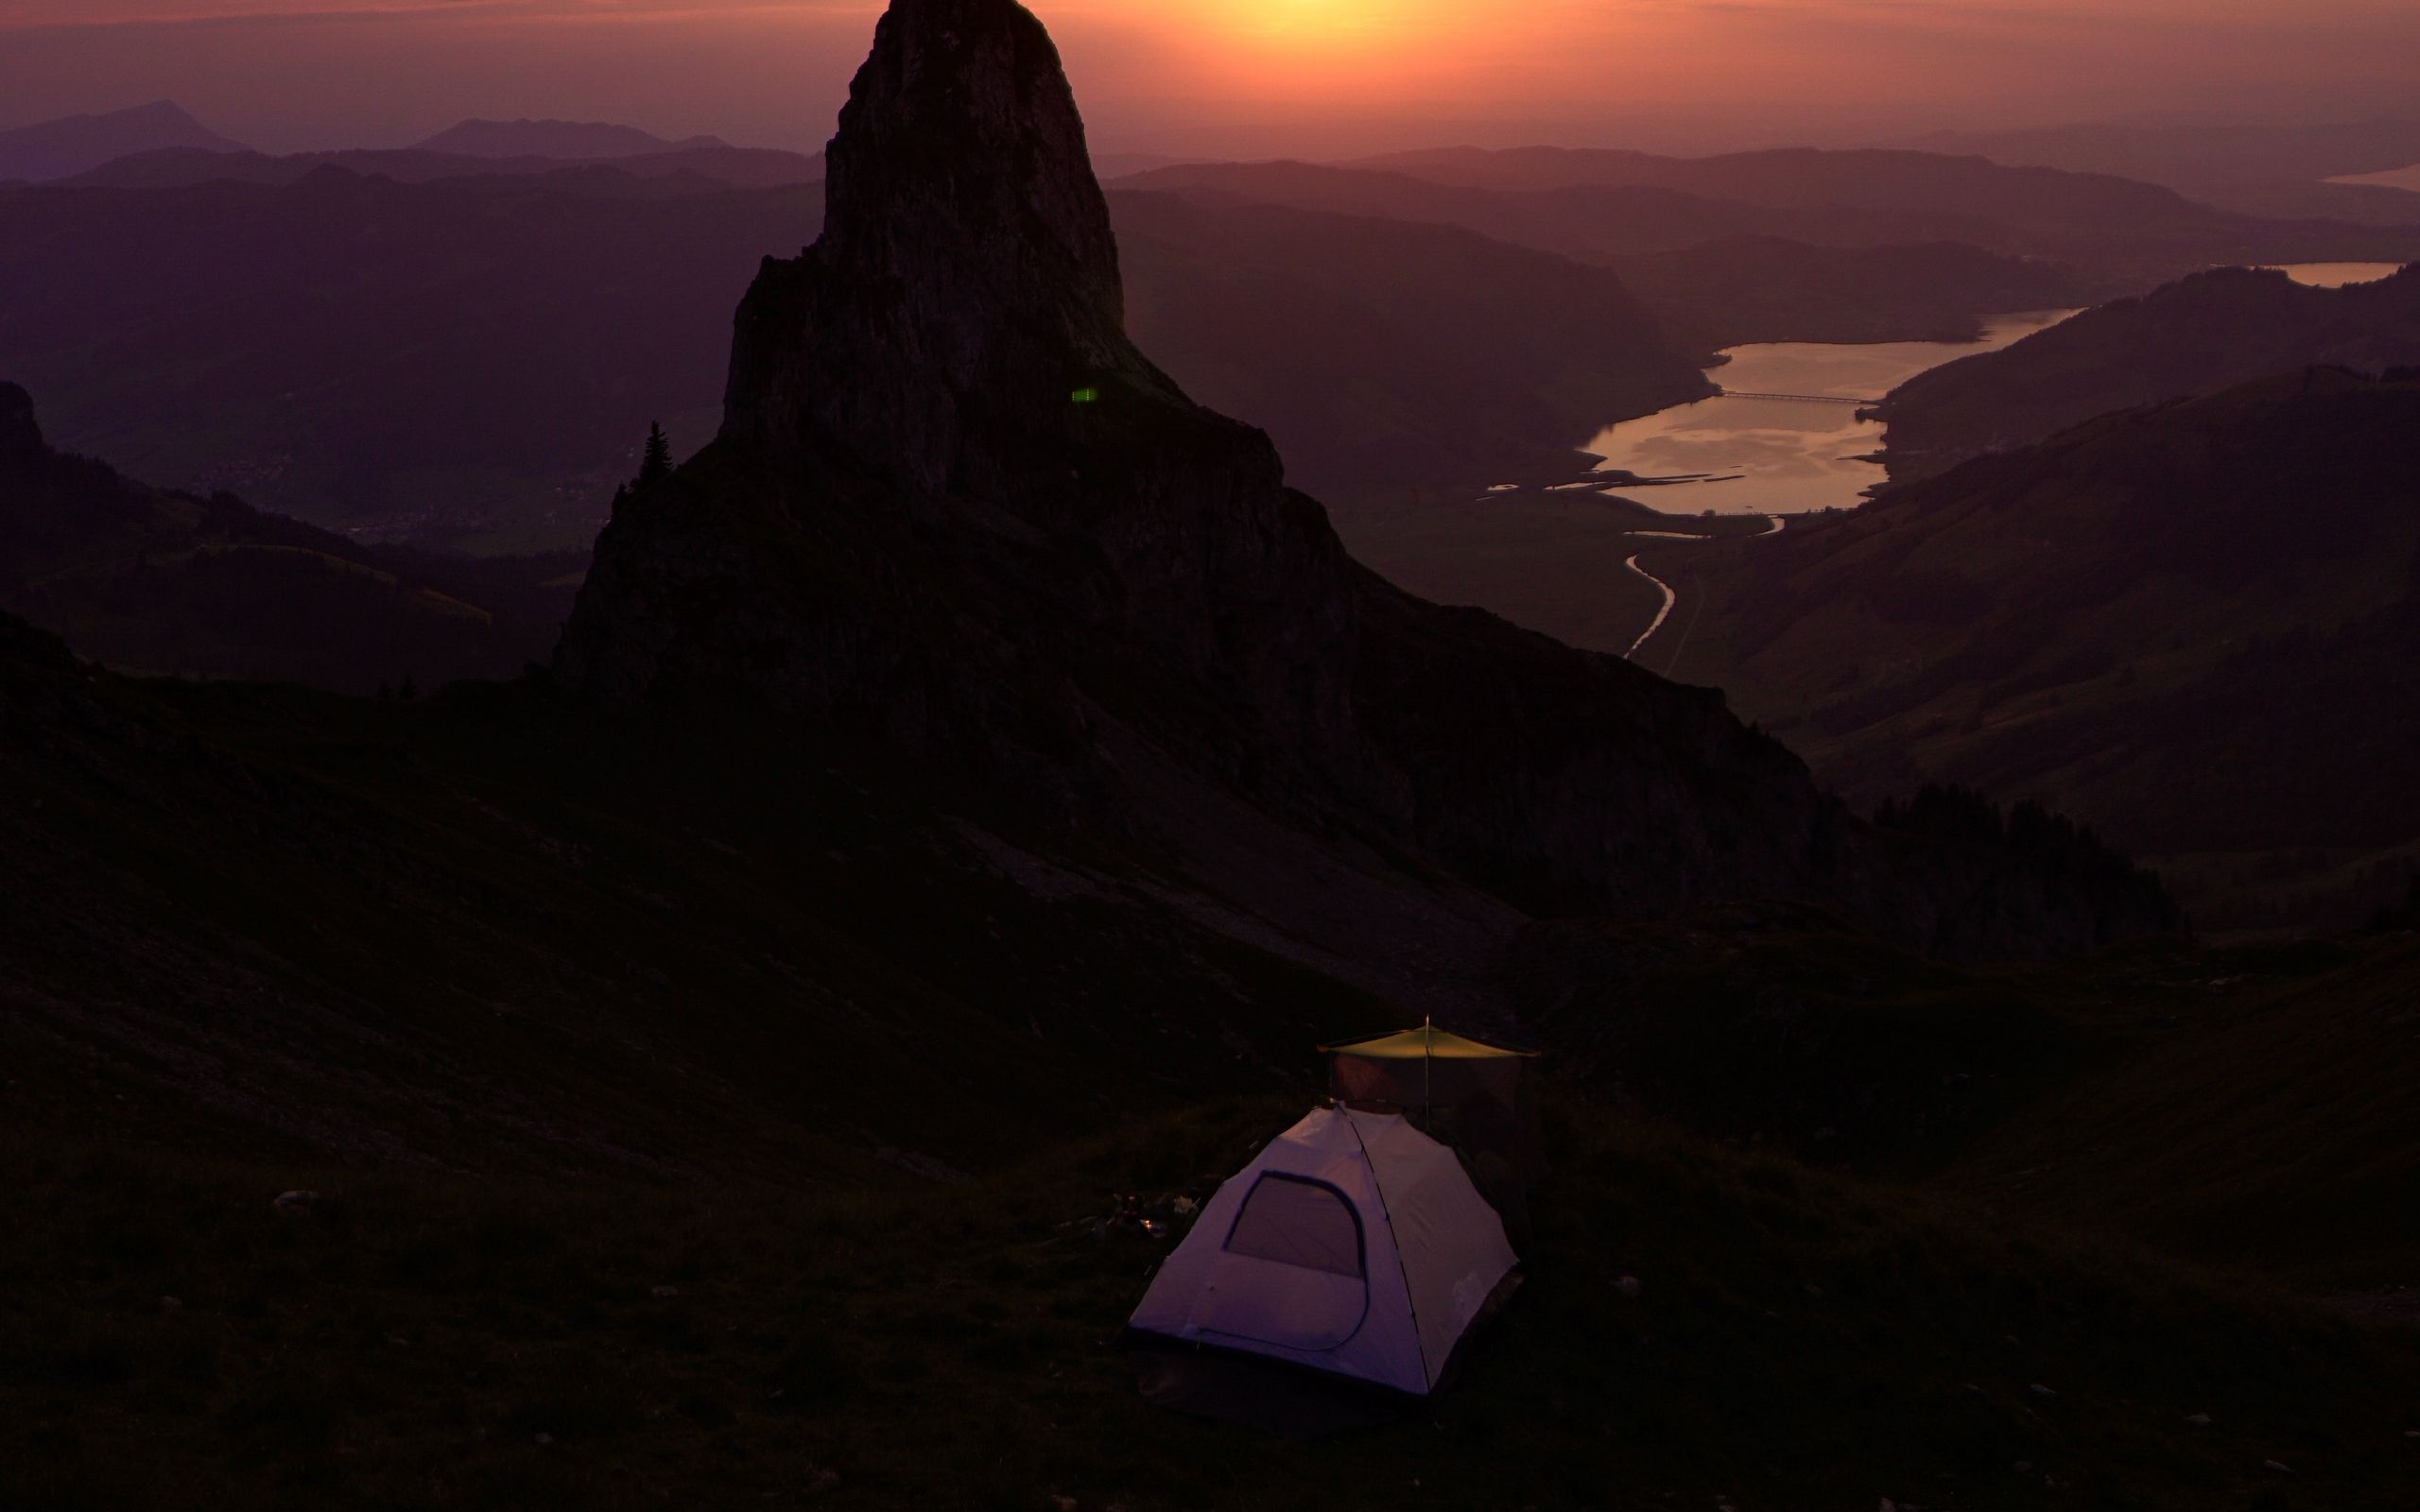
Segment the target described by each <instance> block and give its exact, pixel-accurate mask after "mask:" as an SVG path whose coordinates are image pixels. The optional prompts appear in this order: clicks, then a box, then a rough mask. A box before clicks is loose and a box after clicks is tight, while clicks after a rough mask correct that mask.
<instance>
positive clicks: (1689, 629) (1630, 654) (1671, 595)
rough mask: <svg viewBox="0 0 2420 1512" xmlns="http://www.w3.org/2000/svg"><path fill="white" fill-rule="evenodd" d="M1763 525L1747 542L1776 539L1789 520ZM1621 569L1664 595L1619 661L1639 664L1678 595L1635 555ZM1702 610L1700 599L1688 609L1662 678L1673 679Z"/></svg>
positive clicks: (1687, 537)
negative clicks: (1641, 652)
mask: <svg viewBox="0 0 2420 1512" xmlns="http://www.w3.org/2000/svg"><path fill="white" fill-rule="evenodd" d="M1765 521H1766V523H1767V524H1770V525H1772V529H1770V530H1767V531H1765V532H1763V533H1762V534H1760V535H1756V536H1752V537H1750V538H1749V539H1750V540H1752V541H1762V540H1763V539H1764V538H1765V537H1766V536H1778V535H1780V534H1781V533H1782V532H1783V531H1784V530H1786V529H1788V528H1789V518H1788V517H1787V516H1784V515H1778V514H1769V515H1767V516H1765ZM1631 534H1632V535H1634V536H1654V537H1656V538H1657V539H1659V540H1664V541H1714V540H1718V539H1720V538H1718V537H1714V536H1700V535H1692V534H1690V533H1689V532H1687V531H1685V530H1634V531H1632V532H1631ZM1622 565H1623V566H1624V567H1627V568H1629V569H1630V570H1631V571H1632V572H1634V573H1636V574H1637V575H1638V576H1641V577H1644V578H1646V579H1647V580H1648V581H1649V582H1651V583H1652V584H1654V585H1655V590H1656V592H1657V593H1662V594H1663V595H1664V607H1663V608H1661V609H1659V610H1656V611H1655V618H1654V619H1653V620H1651V621H1650V622H1649V624H1648V627H1647V628H1645V629H1643V630H1641V631H1639V632H1638V639H1637V640H1635V641H1633V642H1631V643H1630V649H1629V650H1627V651H1624V652H1623V653H1622V660H1624V661H1626V662H1635V661H1637V660H1638V652H1639V647H1641V646H1643V645H1645V644H1647V643H1648V642H1649V641H1651V640H1653V639H1654V638H1655V632H1656V631H1658V630H1660V629H1662V628H1663V627H1664V622H1665V621H1666V620H1668V619H1670V618H1671V617H1672V610H1673V609H1674V608H1675V607H1676V606H1678V605H1679V603H1680V601H1681V595H1680V593H1677V592H1676V591H1675V590H1674V589H1673V587H1672V585H1671V584H1669V583H1668V582H1666V581H1665V580H1664V579H1663V578H1661V577H1658V576H1655V575H1654V574H1653V573H1651V572H1649V571H1648V570H1647V569H1646V568H1644V567H1641V566H1640V565H1639V564H1638V557H1637V556H1636V555H1635V554H1634V555H1633V556H1631V557H1629V558H1626V559H1624V561H1623V562H1622ZM1704 608H1705V601H1704V600H1703V599H1700V600H1699V601H1698V602H1697V603H1696V604H1695V605H1693V606H1692V607H1691V608H1690V610H1689V623H1688V624H1687V625H1685V626H1684V627H1682V629H1681V639H1680V641H1679V642H1678V643H1677V644H1674V645H1673V647H1672V654H1671V655H1670V656H1668V657H1667V658H1665V659H1664V675H1665V676H1666V677H1670V676H1671V675H1672V669H1673V668H1674V667H1676V666H1678V665H1680V662H1681V653H1682V652H1683V651H1685V650H1686V649H1687V648H1688V644H1689V636H1690V635H1691V633H1693V632H1694V631H1695V630H1696V629H1697V627H1698V614H1699V613H1700V612H1701V611H1702V610H1704Z"/></svg>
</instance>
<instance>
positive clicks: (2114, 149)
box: [1911, 120, 2420, 193]
mask: <svg viewBox="0 0 2420 1512" xmlns="http://www.w3.org/2000/svg"><path fill="white" fill-rule="evenodd" d="M1911 146H1914V147H1916V148H1919V149H1921V150H1924V151H1933V152H1953V153H1973V154H1978V155H1980V156H1982V157H1987V158H1990V159H1992V160H1993V161H1994V162H1997V163H2014V164H2034V165H2040V166H2045V167H2053V168H2064V169H2067V170H2070V171H2074V172H2083V173H2103V174H2120V175H2123V176H2125V177H2127V178H2130V179H2141V180H2149V181H2151V182H2153V183H2164V184H2168V185H2169V186H2170V187H2173V188H2179V189H2183V190H2186V191H2187V192H2188V193H2189V192H2191V191H2193V190H2195V189H2197V188H2199V187H2200V186H2202V185H2205V184H2240V183H2292V182H2305V183H2308V182H2310V181H2312V180H2321V179H2331V178H2335V177H2337V176H2339V175H2346V174H2361V173H2378V172H2384V171H2387V170H2390V169H2394V168H2400V167H2404V166H2407V165H2409V164H2411V163H2420V120H2375V121H2362V122H2349V123H2345V124H2342V125H2322V126H2308V127H2294V126H2128V125H2119V124H2117V123H2079V124H2076V125H2071V126H2054V127H2042V128H2035V129H2018V130H2007V131H1939V132H1934V133H1932V134H1930V135H1928V136H1926V137H1923V138H1921V139H1919V140H1918V141H1916V142H1915V143H1913V144H1911Z"/></svg>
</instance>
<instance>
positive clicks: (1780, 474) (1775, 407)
mask: <svg viewBox="0 0 2420 1512" xmlns="http://www.w3.org/2000/svg"><path fill="white" fill-rule="evenodd" d="M2074 313H2075V312H2074V311H2072V310H2048V311H2037V312H2035V313H2032V314H2030V315H2003V316H1994V317H1991V318H1988V319H1987V320H1986V321H1985V323H1984V333H1983V339H1981V340H1980V341H1885V342H1876V343H1873V344H1871V345H1864V346H1840V345H1831V344H1825V343H1821V342H1812V341H1777V342H1762V343H1758V344H1756V345H1754V346H1745V347H1733V348H1731V349H1730V350H1728V351H1726V352H1723V355H1724V356H1725V357H1727V358H1729V359H1730V360H1729V361H1728V362H1725V363H1723V364H1722V365H1721V366H1720V367H1717V368H1712V369H1707V376H1709V377H1711V378H1712V379H1713V380H1714V381H1715V382H1717V383H1719V384H1720V385H1722V387H1724V388H1726V389H1736V390H1739V391H1741V392H1743V393H1749V394H1801V395H1806V396H1810V397H1808V398H1804V399H1751V398H1735V397H1729V396H1718V397H1716V398H1713V399H1701V400H1699V401H1697V402H1696V403H1695V404H1679V405H1675V406H1674V407H1672V408H1670V409H1666V410H1659V411H1658V412H1656V413H1655V414H1652V415H1645V416H1641V417H1640V418H1639V419H1637V420H1630V421H1622V422H1621V423H1620V424H1618V425H1614V426H1610V427H1608V428H1607V429H1605V430H1604V431H1602V432H1599V434H1598V437H1597V438H1596V439H1595V440H1593V441H1590V442H1589V443H1588V445H1587V447H1586V448H1585V450H1587V451H1591V452H1595V453H1597V454H1598V455H1601V456H1602V457H1604V459H1605V462H1604V466H1605V467H1606V468H1607V469H1608V470H1620V471H1623V472H1634V473H1636V474H1638V475H1639V476H1640V477H1671V476H1674V475H1677V474H1703V475H1704V481H1699V482H1689V483H1672V484H1667V485H1662V486H1658V487H1652V488H1641V487H1637V486H1635V485H1629V484H1625V485H1622V486H1619V487H1617V488H1616V490H1615V491H1616V492H1618V493H1620V494H1621V495H1622V496H1623V497H1625V498H1631V499H1636V500H1637V501H1638V502H1639V503H1641V504H1644V505H1648V506H1651V507H1654V508H1657V509H1663V510H1667V511H1668V512H1671V513H1674V514H1699V513H1703V512H1704V511H1706V510H1712V511H1714V512H1715V513H1717V514H1773V513H1781V512H1787V513H1791V514H1796V513H1800V512H1803V511H1806V510H1809V509H1824V508H1843V509H1846V508H1854V507H1857V506H1858V505H1859V504H1861V503H1863V502H1864V497H1865V490H1867V489H1869V488H1871V487H1873V486H1874V485H1875V484H1877V483H1879V482H1881V481H1882V469H1881V467H1880V465H1879V464H1877V463H1875V462H1871V461H1868V460H1866V457H1867V455H1870V454H1871V453H1873V452H1875V451H1876V450H1878V449H1879V448H1880V447H1881V445H1882V426H1881V424H1880V423H1879V422H1877V421H1865V420H1859V419H1858V406H1857V404H1854V403H1847V404H1843V403H1838V402H1837V401H1841V400H1848V401H1855V400H1865V401H1867V402H1869V403H1870V402H1872V401H1875V400H1878V399H1880V398H1881V397H1882V396H1883V395H1884V394H1887V393H1889V392H1890V391H1891V390H1892V389H1893V388H1895V387H1898V386H1899V385H1901V384H1903V383H1906V382H1907V381H1908V380H1909V379H1910V378H1913V377H1914V376H1915V375H1916V374H1918V373H1920V372H1923V371H1924V370H1926V369H1928V368H1938V367H1940V366H1941V365H1942V364H1943V363H1945V362H1954V361H1956V360H1957V359H1958V358H1960V357H1965V356H1971V355H1973V354H1974V353H1976V352H1990V351H1994V350H1996V349H1997V348H2000V347H2005V346H2007V345H2008V344H2010V343H2011V342H2013V341H2017V340H2020V339H2022V338H2024V337H2026V336H2029V335H2032V334H2033V333H2034V332H2036V331H2040V330H2042V329H2044V328H2046V327H2048V326H2052V325H2056V324H2057V323H2058V322H2059V321H2061V320H2064V319H2066V318H2067V317H2068V316H2070V315H2072V314H2074ZM1824 397H1829V398H1830V399H1832V400H1834V401H1836V402H1834V403H1824V402H1823V401H1824Z"/></svg>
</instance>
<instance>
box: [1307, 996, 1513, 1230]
mask: <svg viewBox="0 0 2420 1512" xmlns="http://www.w3.org/2000/svg"><path fill="white" fill-rule="evenodd" d="M1320 1048H1321V1049H1322V1051H1323V1052H1324V1053H1325V1054H1326V1056H1327V1057H1328V1093H1329V1095H1330V1096H1332V1097H1334V1098H1336V1100H1337V1101H1339V1102H1340V1103H1343V1104H1345V1105H1346V1106H1348V1107H1351V1108H1362V1109H1365V1110H1367V1111H1371V1112H1380V1113H1401V1114H1403V1115H1404V1116H1405V1117H1407V1118H1409V1119H1410V1120H1411V1121H1412V1122H1413V1123H1415V1124H1417V1125H1419V1126H1420V1127H1421V1128H1422V1129H1423V1130H1424V1131H1426V1133H1428V1134H1429V1135H1431V1136H1432V1137H1434V1138H1436V1139H1438V1140H1442V1141H1443V1142H1444V1143H1447V1144H1450V1145H1452V1146H1453V1147H1454V1148H1456V1149H1458V1150H1460V1151H1461V1152H1462V1153H1463V1154H1464V1155H1466V1156H1469V1157H1470V1158H1471V1159H1472V1160H1474V1161H1480V1162H1484V1161H1489V1160H1495V1161H1501V1162H1502V1164H1503V1165H1504V1167H1505V1168H1506V1170H1505V1175H1506V1176H1508V1177H1512V1178H1514V1179H1515V1180H1516V1181H1517V1182H1518V1183H1519V1184H1522V1185H1526V1184H1527V1183H1529V1182H1531V1181H1534V1180H1536V1179H1537V1178H1538V1177H1541V1176H1544V1175H1545V1174H1546V1154H1545V1147H1544V1145H1543V1143H1541V1141H1540V1139H1539V1137H1538V1105H1537V1091H1536V1088H1535V1087H1534V1086H1533V1085H1532V1084H1531V1076H1532V1074H1533V1068H1534V1066H1535V1064H1536V1061H1537V1058H1538V1057H1537V1052H1536V1051H1534V1050H1514V1049H1512V1048H1510V1047H1507V1046H1504V1045H1492V1044H1489V1043H1487V1042H1486V1041H1485V1040H1474V1039H1471V1038H1470V1037H1468V1036H1467V1035H1459V1034H1455V1033H1453V1032H1451V1031H1450V1030H1445V1029H1440V1028H1438V1027H1436V1026H1435V1025H1434V1024H1423V1025H1422V1026H1421V1027H1419V1028H1417V1029H1405V1030H1402V1031H1401V1032H1399V1033H1395V1034H1382V1035H1374V1036H1372V1037H1371V1038H1369V1039H1366V1040H1347V1041H1345V1042H1343V1043H1341V1044H1333V1045H1322V1046H1321V1047H1320ZM1482 1176H1483V1179H1482V1181H1481V1183H1480V1185H1481V1189H1482V1190H1484V1191H1486V1192H1488V1194H1489V1197H1490V1200H1492V1201H1495V1202H1496V1204H1497V1206H1498V1208H1499V1209H1501V1208H1503V1207H1505V1206H1506V1203H1507V1201H1508V1200H1510V1199H1509V1198H1507V1197H1506V1196H1505V1195H1504V1194H1502V1193H1501V1191H1500V1190H1499V1182H1498V1181H1497V1180H1495V1179H1494V1178H1488V1177H1486V1174H1485V1173H1482Z"/></svg>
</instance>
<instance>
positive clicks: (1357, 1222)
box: [1226, 1171, 1362, 1277]
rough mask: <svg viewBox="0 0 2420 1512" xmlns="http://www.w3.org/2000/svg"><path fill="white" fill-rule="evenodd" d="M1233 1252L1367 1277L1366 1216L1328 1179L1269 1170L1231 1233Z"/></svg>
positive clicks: (1230, 1250) (1245, 1204)
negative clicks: (1364, 1254)
mask: <svg viewBox="0 0 2420 1512" xmlns="http://www.w3.org/2000/svg"><path fill="white" fill-rule="evenodd" d="M1226 1247H1227V1250H1228V1252H1229V1253H1230V1254H1236V1255H1250V1256H1252V1257H1253V1258H1254V1259H1258V1260H1273V1261H1276V1262H1277V1263H1280V1264H1284V1265H1300V1266H1302V1267H1303V1268H1304V1269H1305V1270H1323V1271H1328V1272H1330V1273H1332V1274H1334V1275H1338V1276H1354V1277H1357V1276H1359V1275H1361V1273H1362V1243H1361V1218H1360V1215H1359V1214H1358V1213H1357V1212H1355V1211H1353V1204H1352V1203H1351V1202H1349V1201H1347V1200H1345V1196H1344V1194H1343V1193H1341V1192H1339V1191H1338V1190H1336V1188H1334V1187H1332V1186H1329V1185H1328V1184H1327V1183H1326V1182H1324V1181H1307V1180H1305V1179H1304V1178H1302V1177H1290V1176H1285V1175H1282V1174H1280V1173H1278V1172H1275V1171H1264V1172H1262V1173H1261V1176H1260V1179H1259V1180H1258V1181H1256V1182H1254V1183H1253V1189H1252V1194H1250V1195H1249V1196H1247V1197H1245V1198H1244V1205H1243V1210H1242V1211H1239V1212H1237V1213H1236V1222H1235V1227H1234V1228H1232V1229H1228V1230H1227V1246H1226Z"/></svg>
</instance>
